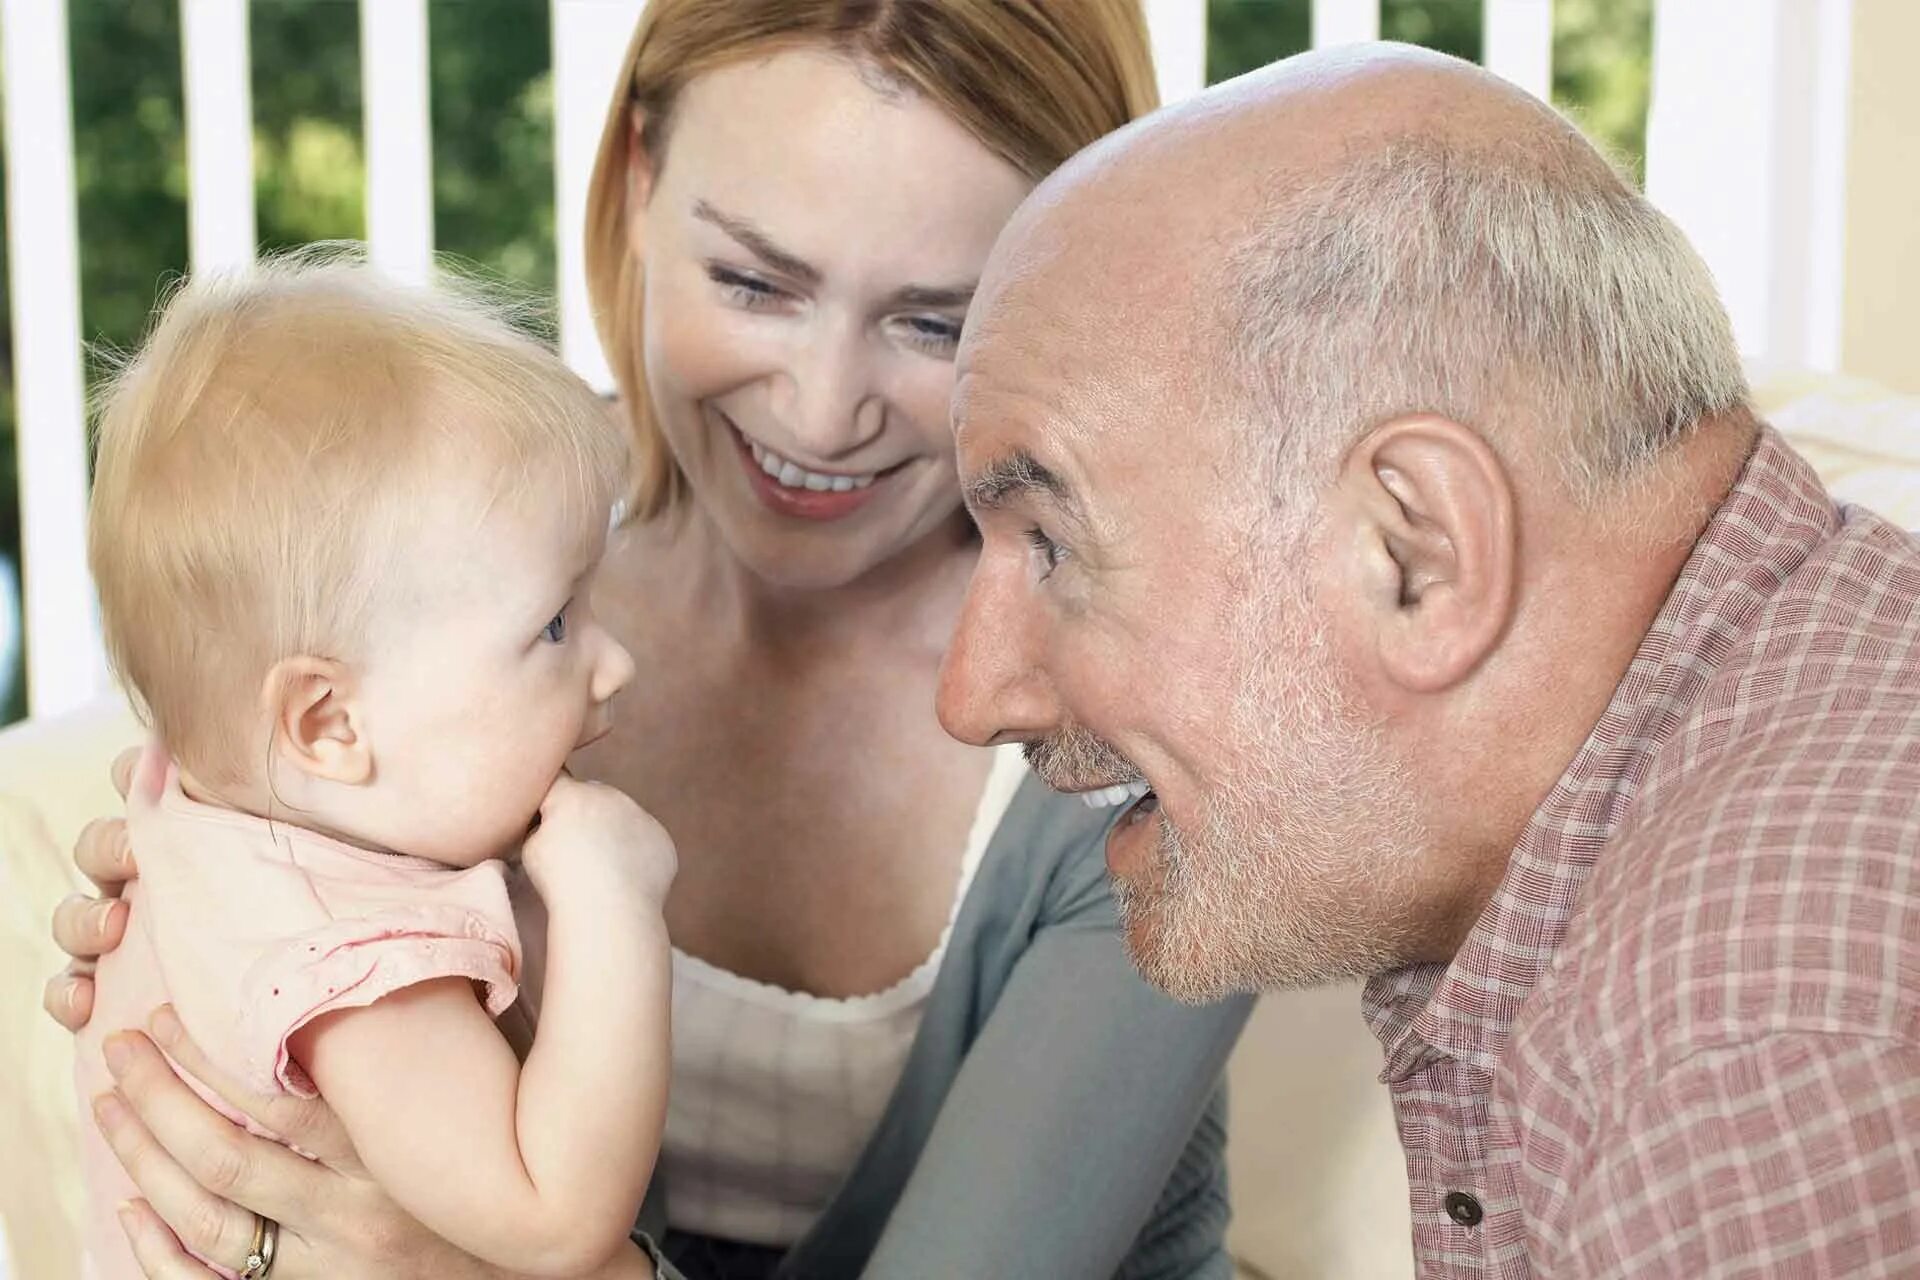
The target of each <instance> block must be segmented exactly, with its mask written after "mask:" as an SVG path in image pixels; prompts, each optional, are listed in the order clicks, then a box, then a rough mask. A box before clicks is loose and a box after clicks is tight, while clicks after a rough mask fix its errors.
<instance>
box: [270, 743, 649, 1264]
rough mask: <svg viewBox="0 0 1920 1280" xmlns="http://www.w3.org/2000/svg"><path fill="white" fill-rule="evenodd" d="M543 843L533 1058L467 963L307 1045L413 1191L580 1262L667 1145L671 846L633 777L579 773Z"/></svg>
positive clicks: (374, 1146) (330, 1018)
mask: <svg viewBox="0 0 1920 1280" xmlns="http://www.w3.org/2000/svg"><path fill="white" fill-rule="evenodd" d="M525 857H526V865H527V870H528V873H529V875H530V876H531V878H532V879H533V881H534V884H535V885H536V887H538V888H539V890H540V893H541V896H542V897H543V898H544V899H545V900H546V903H547V908H548V911H549V914H550V927H549V930H548V952H547V978H546V992H545V999H544V1003H543V1008H542V1009H541V1016H540V1025H539V1031H538V1034H537V1035H536V1036H535V1038H534V1043H533V1049H532V1051H531V1052H530V1053H529V1054H528V1056H527V1060H526V1063H525V1064H524V1065H522V1064H520V1063H518V1062H516V1061H515V1059H514V1055H513V1051H512V1049H511V1048H510V1047H509V1046H508V1044H507V1041H506V1039H505V1037H504V1036H502V1035H501V1033H500V1031H499V1029H498V1028H497V1027H495V1026H494V1024H493V1022H492V1020H491V1019H490V1018H488V1017H487V1014H486V1011H485V1010H484V1009H483V1008H482V1007H481V1004H480V1001H479V999H478V998H477V997H476V995H475V993H474V991H473V989H472V986H471V985H470V984H469V983H468V982H466V981H465V980H464V979H458V978H448V979H441V980H438V981H433V982H427V983H422V984H420V985H419V986H416V987H412V988H409V989H407V990H404V991H401V992H398V993H396V994H394V995H392V996H388V997H387V998H386V999H383V1000H380V1001H377V1002H375V1003H374V1004H372V1005H369V1006H367V1007H365V1008H361V1009H352V1010H346V1011H343V1012H340V1013H335V1014H330V1015H327V1016H326V1017H323V1018H320V1019H316V1020H315V1021H314V1022H313V1023H312V1024H310V1025H309V1026H308V1027H306V1028H304V1029H303V1030H302V1031H301V1033H300V1034H298V1035H296V1036H295V1037H294V1040H293V1043H292V1051H293V1056H294V1057H295V1058H296V1059H297V1060H299V1062H300V1063H301V1064H302V1065H303V1066H304V1067H306V1069H307V1071H308V1073H309V1074H310V1075H311V1076H312V1077H313V1080H314V1084H315V1085H316V1086H317V1088H318V1089H319V1091H320V1094H321V1096H323V1097H324V1098H325V1099H326V1100H327V1102H328V1103H329V1104H330V1105H331V1106H332V1107H333V1109H334V1111H335V1112H336V1113H337V1114H338V1115H339V1117H340V1119H341V1122H342V1123H343V1124H344V1125H345V1126H346V1128H347V1131H348V1133H349V1134H350V1135H351V1136H352V1138H353V1141H354V1146H355V1148H356V1149H357V1150H358V1151H359V1153H360V1156H361V1158H362V1159H363V1160H364V1161H365V1162H366V1166H367V1169H368V1172H370V1173H371V1174H373V1176H374V1178H375V1179H376V1180H378V1181H379V1182H380V1184H381V1185H382V1186H384V1187H385V1188H386V1189H387V1192H388V1194H390V1195H392V1196H393V1198H394V1199H395V1200H396V1201H398V1202H399V1203H400V1205H401V1206H402V1207H403V1208H405V1209H407V1210H408V1211H409V1212H410V1213H412V1214H413V1215H414V1216H415V1217H417V1218H419V1219H420V1221H421V1222H422V1223H424V1224H425V1225H426V1226H428V1227H429V1228H431V1229H432V1230H433V1231H435V1232H436V1233H438V1234H440V1235H442V1236H444V1237H445V1238H446V1239H447V1240H449V1241H451V1242H452V1243H454V1244H457V1245H459V1246H460V1247H461V1248H463V1249H465V1250H467V1251H468V1252H470V1253H473V1254H475V1255H476V1256H478V1257H480V1258H483V1259H485V1260H486V1261H488V1262H491V1263H494V1264H495V1265H498V1266H502V1267H505V1268H507V1269H509V1270H513V1271H522V1272H527V1273H530V1274H534V1275H547V1276H570V1275H578V1274H581V1273H583V1272H588V1271H591V1270H593V1268H594V1267H596V1266H598V1265H600V1264H601V1263H602V1262H604V1261H605V1260H606V1259H607V1257H608V1256H610V1255H611V1254H612V1253H613V1252H614V1251H615V1250H616V1249H617V1248H618V1247H619V1246H620V1245H621V1243H622V1242H624V1241H625V1240H626V1238H627V1232H628V1230H629V1229H630V1228H631V1226H632V1224H633V1218H634V1214H635V1212H636V1211H637V1209H638V1208H639V1205H640V1201H641V1199H642V1197H643V1196H644V1194H645V1192H646V1186H647V1181H648V1179H649V1178H650V1177H651V1176H652V1172H653V1164H654V1159H655V1156H656V1155H657V1153H658V1151H659V1146H660V1133H661V1127H662V1125H663V1123H664V1121H665V1112H666V1089H667V1070H668V1061H669V1057H668V1054H669V1045H668V1032H667V1019H668V1005H669V999H670V985H669V984H670V965H671V961H670V953H669V950H668V945H667V936H666V927H665V925H664V923H663V922H662V919H661V914H660V902H661V899H662V898H663V897H664V896H665V892H666V887H667V885H668V883H669V882H670V881H671V879H672V875H673V847H672V844H671V842H670V841H668V840H667V838H666V834H665V832H664V831H662V830H661V829H660V827H659V825H658V824H657V823H655V822H654V821H653V820H652V819H651V818H649V817H647V815H646V814H645V813H644V812H642V811H641V810H640V808H639V807H638V806H637V805H635V804H633V802H632V801H631V800H628V799H627V798H626V797H625V796H623V795H621V794H620V793H619V792H617V791H614V790H612V789H610V788H606V787H598V786H593V785H591V784H585V783H577V782H574V781H572V780H571V779H567V778H563V779H562V780H561V781H560V782H559V783H556V784H555V787H554V791H553V793H552V794H550V795H549V796H548V798H547V802H546V804H544V805H543V806H542V808H541V826H540V830H539V831H538V832H536V833H535V834H534V836H533V837H531V838H530V839H529V840H528V841H527V846H526V853H525Z"/></svg>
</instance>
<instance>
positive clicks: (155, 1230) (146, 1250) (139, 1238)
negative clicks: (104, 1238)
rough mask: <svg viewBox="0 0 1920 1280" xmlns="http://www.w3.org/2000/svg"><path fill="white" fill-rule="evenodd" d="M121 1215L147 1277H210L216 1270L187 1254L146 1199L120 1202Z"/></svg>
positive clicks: (175, 1279) (122, 1225) (174, 1279)
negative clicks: (202, 1264) (213, 1270)
mask: <svg viewBox="0 0 1920 1280" xmlns="http://www.w3.org/2000/svg"><path fill="white" fill-rule="evenodd" d="M119 1218H120V1229H121V1230H122V1231H124V1232H126V1233H127V1242H128V1243H129V1244H131V1245H132V1246H133V1257H134V1261H136V1262H138V1263H139V1264H140V1270H141V1271H142V1272H143V1273H144V1274H145V1275H146V1277H147V1280H209V1277H211V1276H212V1275H213V1274H214V1273H213V1272H211V1271H209V1270H207V1269H206V1268H205V1267H203V1266H201V1265H200V1264H199V1263H197V1262H195V1261H194V1260H193V1259H192V1258H190V1257H188V1256H187V1252H186V1250H184V1249H182V1248H181V1247H180V1242H179V1241H178V1240H176V1239H174V1238H173V1232H171V1231H169V1230H167V1224H166V1223H165V1222H162V1221H161V1220H160V1215H159V1214H157V1213H155V1212H154V1211H153V1206H152V1205H150V1204H148V1203H147V1202H146V1201H145V1200H130V1201H128V1202H127V1203H126V1204H124V1205H122V1206H120V1213H119ZM238 1269H239V1268H237V1267H236V1268H235V1270H238Z"/></svg>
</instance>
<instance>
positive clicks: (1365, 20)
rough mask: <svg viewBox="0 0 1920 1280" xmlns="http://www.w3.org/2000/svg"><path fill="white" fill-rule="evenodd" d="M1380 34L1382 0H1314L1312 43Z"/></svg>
mask: <svg viewBox="0 0 1920 1280" xmlns="http://www.w3.org/2000/svg"><path fill="white" fill-rule="evenodd" d="M1379 38H1380V0H1313V47H1314V48H1316V49H1324V48H1326V47H1327V46H1328V45H1334V44H1354V43H1356V42H1358V41H1361V40H1378V39H1379Z"/></svg>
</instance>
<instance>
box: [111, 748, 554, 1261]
mask: <svg viewBox="0 0 1920 1280" xmlns="http://www.w3.org/2000/svg"><path fill="white" fill-rule="evenodd" d="M127 825H128V834H129V836H130V838H131V840H132V843H133V849H134V859H135V861H136V862H138V864H139V868H140V876H139V879H137V880H135V881H133V882H132V883H131V884H130V885H129V886H128V887H127V893H126V898H127V901H128V902H129V903H130V904H131V910H130V915H129V917H128V921H127V932H126V940H125V941H124V942H122V943H121V945H120V946H119V948H118V949H116V950H115V951H114V952H113V953H112V954H110V955H108V956H106V957H105V958H104V959H102V960H101V962H100V970H99V976H98V987H97V995H96V999H95V1004H94V1010H93V1019H92V1021H90V1022H89V1023H88V1024H87V1027H86V1030H85V1031H83V1032H82V1033H81V1035H80V1037H79V1045H78V1058H77V1061H76V1064H75V1070H74V1079H75V1084H76V1086H77V1088H78V1089H79V1094H80V1102H81V1108H82V1117H83V1118H82V1123H81V1131H82V1135H83V1138H82V1140H83V1142H84V1144H85V1151H84V1152H83V1157H84V1165H85V1168H86V1172H87V1190H88V1196H89V1202H88V1222H87V1233H86V1240H87V1247H88V1252H89V1255H90V1263H91V1266H92V1272H91V1274H92V1275H94V1276H95V1277H97V1278H98V1280H137V1277H139V1276H140V1274H141V1272H140V1268H139V1266H138V1265H137V1264H136V1263H135V1262H134V1258H133V1253H132V1250H131V1249H130V1248H129V1247H128V1245H127V1243H126V1237H125V1235H124V1234H123V1233H122V1231H121V1230H120V1225H119V1223H118V1221H117V1220H116V1218H115V1210H116V1209H117V1208H118V1206H119V1205H120V1204H121V1202H123V1201H125V1200H128V1199H130V1198H134V1197H137V1196H138V1195H139V1194H140V1193H139V1191H138V1189H137V1188H136V1187H135V1186H134V1185H133V1183H132V1181H131V1180H130V1179H129V1178H128V1177H127V1176H126V1174H125V1172H124V1171H123V1170H122V1169H121V1168H120V1163H119V1161H117V1160H116V1159H114V1155H113V1152H112V1150H111V1149H110V1148H109V1147H108V1146H107V1144H106V1140H105V1139H104V1138H102V1137H101V1135H100V1133H99V1131H98V1129H96V1128H95V1126H94V1124H93V1121H92V1116H91V1110H90V1103H91V1100H92V1098H93V1097H94V1096H95V1095H96V1094H99V1093H101V1092H103V1091H105V1090H106V1089H109V1088H111V1087H112V1084H113V1081H112V1078H111V1077H110V1076H109V1075H108V1074H107V1070H106V1065H105V1063H104V1061H103V1060H102V1059H101V1056H100V1045H101V1041H102V1040H104V1039H105V1038H106V1037H107V1036H109V1035H111V1034H112V1033H114V1032H116V1031H120V1030H124V1029H126V1028H143V1027H145V1025H146V1022H147V1018H148V1016H149V1015H150V1014H151V1013H152V1012H153V1010H154V1009H155V1008H157V1007H158V1006H160V1005H161V1004H164V1003H167V1002H169V1001H171V1002H172V1004H173V1006H174V1009H175V1011H176V1012H177V1013H178V1014H179V1016H180V1021H181V1023H182V1024H183V1025H184V1026H185V1028H186V1030H187V1034H188V1035H190V1036H191V1037H192V1038H193V1040H194V1042H195V1043H196V1044H198V1045H199V1046H200V1048H201V1050H202V1051H204V1052H205V1053H206V1055H207V1056H208V1058H209V1059H210V1060H211V1061H212V1062H214V1063H215V1064H217V1065H218V1066H219V1067H220V1068H221V1069H222V1070H224V1071H226V1072H227V1073H228V1074H229V1075H231V1076H232V1077H233V1078H234V1079H236V1080H239V1081H242V1082H244V1083H245V1084H246V1086H247V1087H248V1088H250V1089H253V1090H254V1091H256V1092H259V1093H272V1092H282V1093H291V1094H295V1095H298V1096H301V1097H312V1096H313V1094H314V1089H313V1082H312V1081H311V1080H309V1079H308V1078H307V1074H306V1072H305V1071H303V1070H302V1069H301V1067H300V1064H299V1063H297V1062H295V1061H294V1060H293V1059H292V1058H291V1057H289V1056H288V1052H287V1042H288V1040H289V1039H290V1038H291V1037H292V1036H293V1033H294V1032H295V1031H297V1030H298V1029H299V1028H301V1027H303V1026H305V1025H306V1024H307V1023H309V1022H311V1021H312V1020H313V1019H315V1018H317V1017H319V1016H320V1015H321V1014H324V1013H329V1012H331V1011H334V1010H337V1009H353V1008H359V1007H362V1006H365V1005H369V1004H372V1003H373V1002H374V1001H375V1000H378V999H379V998H380V997H382V996H384V995H389V994H391V993H393V992H395V991H398V990H400V989H402V988H404V987H408V986H412V985H413V984H415V983H419V982H427V981H430V980H432V979H435V978H446V977H463V978H469V979H471V980H473V982H474V983H475V984H476V991H477V992H478V994H479V995H480V997H481V998H482V999H483V1000H484V1002H485V1004H486V1007H487V1012H488V1013H490V1014H493V1015H495V1016H498V1015H499V1014H500V1013H502V1012H503V1011H504V1010H505V1009H506V1008H507V1007H508V1006H509V1005H511V1004H512V1003H513V1001H514V998H515V996H516V995H517V994H518V991H519V980H520V963H521V961H520V940H519V936H518V934H517V932H516V931H515V928H514V922H513V912H512V909H511V908H510V907H509V906H508V903H507V888H506V880H505V876H504V872H503V867H502V864H501V863H499V862H483V863H481V864H480V865H478V866H475V867H471V868H466V869H461V868H454V867H447V866H443V865H441V864H440V863H437V862H429V861H426V860H424V859H420V858H411V857H406V856H403V855H400V854H391V853H374V852H371V851H369V850H366V849H360V848H356V847H354V846H352V845H349V844H346V843H344V842H342V841H339V840H335V839H332V838H330V837H327V836H322V835H318V834H315V833H314V832H311V831H307V830H303V829H302V828H300V827H296V826H292V825H290V824H288V823H285V822H282V821H279V820H278V819H274V820H272V821H268V820H266V819H263V818H257V817H254V816H252V815H250V814H244V813H237V812H234V811H233V810H229V809H220V808H214V807H211V806H208V805H204V804H199V803H197V802H195V801H193V800H191V799H189V798H188V797H187V796H186V794H185V793H184V792H182V791H181V789H180V780H179V774H178V771H177V770H176V769H175V768H173V767H172V765H171V764H169V763H168V762H167V761H166V760H165V758H164V756H162V755H161V753H160V750H159V749H158V748H154V747H149V748H148V750H147V752H146V754H145V755H144V756H143V758H142V760H141V762H140V766H139V767H138V768H137V769H136V770H135V779H134V785H133V788H132V794H131V796H130V797H129V799H128V801H127ZM174 1069H175V1070H176V1071H177V1072H179V1074H180V1076H181V1078H182V1079H184V1080H186V1082H187V1083H188V1084H189V1085H190V1086H192V1087H193V1088H194V1090H195V1092H197V1093H199V1094H200V1096H202V1097H203V1098H205V1099H206V1100H207V1101H208V1102H209V1103H211V1104H213V1105H214V1106H215V1107H216V1108H218V1109H219V1110H220V1111H221V1112H222V1113H223V1114H225V1115H226V1116H227V1117H228V1118H229V1119H232V1120H235V1121H242V1122H244V1118H243V1117H242V1116H240V1115H239V1114H238V1113H236V1112H235V1111H233V1109H232V1108H230V1107H228V1106H226V1105H225V1104H224V1103H222V1102H220V1101H219V1100H218V1099H216V1098H215V1097H214V1095H213V1094H212V1092H211V1091H210V1090H208V1089H206V1088H205V1087H204V1086H202V1085H201V1084H200V1083H199V1082H198V1081H197V1080H195V1079H193V1078H192V1077H191V1076H190V1075H188V1073H187V1072H186V1071H185V1070H183V1069H181V1068H180V1067H179V1066H178V1065H177V1064H176V1065H175V1068H174ZM248 1127H249V1128H251V1129H253V1131H254V1132H256V1133H261V1132H263V1130H261V1129H260V1128H259V1127H258V1126H254V1125H249V1126H248ZM266 1136H268V1137H274V1136H276V1135H273V1134H267V1135H266ZM202 1261H204V1262H206V1263H208V1265H210V1266H212V1267H213V1268H214V1269H215V1270H217V1271H219V1272H220V1273H221V1274H222V1275H225V1276H229V1277H231V1276H232V1275H233V1274H234V1272H233V1270H232V1268H233V1267H234V1266H236V1265H237V1264H238V1263H239V1262H240V1261H241V1259H238V1258H205V1259H202Z"/></svg>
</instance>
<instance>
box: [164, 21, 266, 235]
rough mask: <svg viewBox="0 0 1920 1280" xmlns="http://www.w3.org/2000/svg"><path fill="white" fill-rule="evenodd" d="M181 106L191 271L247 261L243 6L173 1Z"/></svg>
mask: <svg viewBox="0 0 1920 1280" xmlns="http://www.w3.org/2000/svg"><path fill="white" fill-rule="evenodd" d="M180 48H181V56H182V59H183V61H184V63H185V67H184V72H185V74H184V76H183V80H184V82H185V87H186V99H187V241H188V260H189V261H190V262H191V264H192V266H193V269H194V270H195V271H205V270H209V269H214V270H218V269H221V268H226V267H241V266H246V265H247V264H249V263H251V262H252V261H253V254H254V239H255V236H254V221H253V94H252V90H251V85H250V84H249V81H248V75H249V74H250V72H249V64H248V60H247V0H180Z"/></svg>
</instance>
